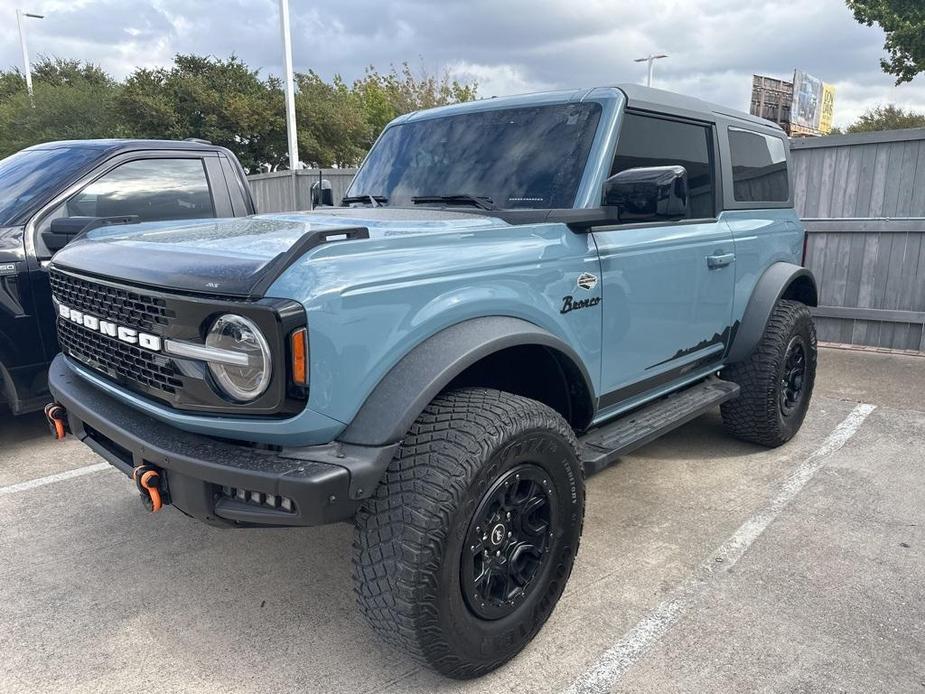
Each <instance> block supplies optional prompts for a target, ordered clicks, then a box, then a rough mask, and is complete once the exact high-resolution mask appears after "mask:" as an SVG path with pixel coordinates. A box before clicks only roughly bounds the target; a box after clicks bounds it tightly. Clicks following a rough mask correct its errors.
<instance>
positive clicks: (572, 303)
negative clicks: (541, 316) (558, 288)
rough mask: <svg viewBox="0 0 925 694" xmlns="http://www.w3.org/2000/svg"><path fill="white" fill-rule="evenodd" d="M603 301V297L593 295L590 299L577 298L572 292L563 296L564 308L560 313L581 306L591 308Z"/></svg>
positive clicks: (575, 309)
mask: <svg viewBox="0 0 925 694" xmlns="http://www.w3.org/2000/svg"><path fill="white" fill-rule="evenodd" d="M599 303H601V297H599V296H593V297H591V298H590V299H576V298H575V297H573V296H572V295H571V294H569V295H567V296H563V297H562V308H561V309H559V313H570V312H571V311H577V310H578V309H580V308H591V307H592V306H597V305H598V304H599Z"/></svg>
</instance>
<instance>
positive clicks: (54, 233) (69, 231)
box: [42, 214, 139, 253]
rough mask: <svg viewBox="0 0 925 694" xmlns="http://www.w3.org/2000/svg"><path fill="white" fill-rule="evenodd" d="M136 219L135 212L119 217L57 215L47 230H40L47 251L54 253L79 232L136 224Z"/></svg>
mask: <svg viewBox="0 0 925 694" xmlns="http://www.w3.org/2000/svg"><path fill="white" fill-rule="evenodd" d="M138 221H139V217H138V215H137V214H129V215H122V216H120V217H59V218H58V219H53V220H52V222H51V224H50V225H49V226H48V230H47V231H43V232H42V241H44V243H45V246H46V247H47V248H48V250H49V251H51V252H52V253H55V252H56V251H60V250H61V249H62V248H64V247H65V246H66V245H67V244H69V243H70V242H71V241H73V240H74V239H76V238H77V237H78V236H80V235H81V234H83V233H86V232H88V231H91V230H93V229H98V228H99V227H108V226H112V225H113V224H137V223H138Z"/></svg>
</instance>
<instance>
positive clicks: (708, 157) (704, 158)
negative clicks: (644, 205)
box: [611, 113, 716, 219]
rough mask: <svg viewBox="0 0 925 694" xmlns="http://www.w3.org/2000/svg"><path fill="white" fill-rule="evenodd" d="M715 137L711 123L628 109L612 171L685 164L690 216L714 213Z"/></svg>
mask: <svg viewBox="0 0 925 694" xmlns="http://www.w3.org/2000/svg"><path fill="white" fill-rule="evenodd" d="M712 140H713V138H712V136H711V131H710V128H708V127H707V126H703V125H694V124H693V123H680V122H678V121H671V120H665V119H664V118H651V117H649V116H640V115H636V114H634V113H626V114H624V116H623V124H622V125H621V127H620V140H619V142H618V143H617V154H616V156H615V157H614V161H613V169H612V170H611V175H613V174H617V173H620V172H621V171H626V170H627V169H635V168H638V167H645V166H672V165H680V166H683V167H684V168H685V169H687V182H688V186H689V187H690V202H689V205H688V209H687V216H688V217H689V218H691V219H705V218H709V217H713V216H714V214H715V212H714V210H715V203H716V198H715V186H714V180H713V178H714V177H713V142H712Z"/></svg>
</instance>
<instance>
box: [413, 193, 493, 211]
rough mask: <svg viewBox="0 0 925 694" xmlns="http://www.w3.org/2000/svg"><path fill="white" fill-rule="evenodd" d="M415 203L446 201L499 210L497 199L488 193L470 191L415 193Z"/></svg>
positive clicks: (452, 203)
mask: <svg viewBox="0 0 925 694" xmlns="http://www.w3.org/2000/svg"><path fill="white" fill-rule="evenodd" d="M411 202H413V203H414V204H415V205H420V204H426V203H429V202H445V203H447V204H449V205H475V206H476V207H478V208H480V209H483V210H497V209H498V208H497V207H495V201H494V200H492V199H491V197H490V196H488V195H470V194H469V193H457V194H455V195H415V196H414V197H413V198H411Z"/></svg>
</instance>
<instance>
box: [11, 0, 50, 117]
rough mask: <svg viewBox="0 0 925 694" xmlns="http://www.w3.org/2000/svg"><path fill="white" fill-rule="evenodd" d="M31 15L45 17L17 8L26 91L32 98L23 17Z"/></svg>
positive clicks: (30, 68) (39, 17) (38, 17)
mask: <svg viewBox="0 0 925 694" xmlns="http://www.w3.org/2000/svg"><path fill="white" fill-rule="evenodd" d="M24 17H31V18H32V19H45V17H44V15H40V14H32V13H31V12H23V11H22V10H16V24H18V25H19V47H20V48H21V49H22V65H23V70H25V72H24V75H25V78H26V91H27V92H29V98H30V99H31V98H32V66H31V65H29V49H28V48H27V47H26V28H25V26H24V25H23V21H22V20H23V18H24Z"/></svg>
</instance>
